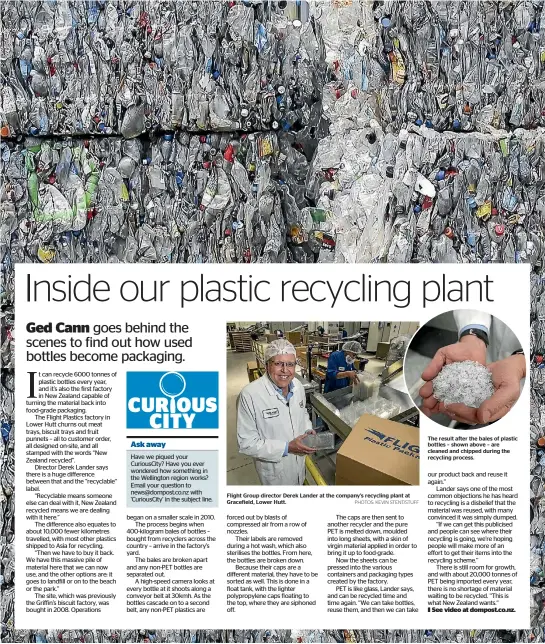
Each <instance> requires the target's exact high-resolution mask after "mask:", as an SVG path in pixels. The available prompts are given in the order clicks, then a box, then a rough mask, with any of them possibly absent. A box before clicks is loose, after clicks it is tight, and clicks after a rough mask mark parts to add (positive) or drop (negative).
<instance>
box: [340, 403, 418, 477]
mask: <svg viewBox="0 0 545 644" xmlns="http://www.w3.org/2000/svg"><path fill="white" fill-rule="evenodd" d="M335 483H336V485H419V484H420V430H419V429H418V427H411V426H410V425H403V424H402V423H394V422H392V421H391V420H383V419H382V418H377V417H376V416H371V415H370V414H365V415H364V416H362V417H361V418H360V419H359V420H358V422H357V423H356V424H355V425H354V428H353V429H352V431H351V432H350V434H349V435H348V438H347V439H346V440H345V441H344V443H343V444H342V446H341V448H340V449H339V451H338V452H337V471H336V478H335Z"/></svg>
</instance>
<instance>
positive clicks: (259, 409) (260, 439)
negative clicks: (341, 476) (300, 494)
mask: <svg viewBox="0 0 545 644" xmlns="http://www.w3.org/2000/svg"><path fill="white" fill-rule="evenodd" d="M310 429H312V423H311V420H310V418H309V415H308V413H307V409H306V405H305V390H304V387H303V385H302V384H301V383H300V382H299V381H298V380H297V379H296V378H294V380H293V396H292V397H291V398H290V401H289V403H286V399H285V398H284V397H283V396H282V394H279V393H278V392H277V391H276V389H275V388H274V386H273V384H272V382H271V381H270V379H269V377H268V376H267V375H266V374H265V375H264V376H262V377H261V378H259V379H258V380H254V382H251V383H250V384H249V385H246V387H244V389H243V390H242V391H241V393H240V397H239V400H238V409H237V437H238V447H239V450H240V453H241V454H246V455H248V456H251V457H252V458H253V459H254V463H255V469H256V470H257V475H258V476H259V480H260V481H261V484H262V485H303V482H304V480H305V457H304V456H298V455H295V454H288V455H287V456H283V454H284V450H285V448H286V442H289V441H291V440H293V439H294V438H296V437H297V436H300V435H301V434H304V433H305V432H306V431H308V430H310Z"/></svg>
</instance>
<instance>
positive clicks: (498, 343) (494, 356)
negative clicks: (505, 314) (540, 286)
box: [453, 309, 522, 362]
mask: <svg viewBox="0 0 545 644" xmlns="http://www.w3.org/2000/svg"><path fill="white" fill-rule="evenodd" d="M453 315H454V321H455V322H456V327H457V328H458V333H459V332H460V331H461V329H463V328H464V327H465V326H468V325H470V324H479V325H481V326H484V327H486V328H487V329H488V340H489V345H488V349H487V352H486V360H487V362H496V361H497V360H503V359H504V358H508V357H509V356H510V355H511V354H512V353H513V351H518V349H522V345H521V344H520V342H519V340H518V339H517V336H516V335H515V334H514V333H513V331H511V329H510V328H509V327H508V326H507V325H506V324H505V323H504V322H502V321H501V320H499V319H498V318H496V317H494V318H493V317H492V316H491V315H490V314H488V313H483V312H482V311H472V310H468V309H461V310H459V311H453Z"/></svg>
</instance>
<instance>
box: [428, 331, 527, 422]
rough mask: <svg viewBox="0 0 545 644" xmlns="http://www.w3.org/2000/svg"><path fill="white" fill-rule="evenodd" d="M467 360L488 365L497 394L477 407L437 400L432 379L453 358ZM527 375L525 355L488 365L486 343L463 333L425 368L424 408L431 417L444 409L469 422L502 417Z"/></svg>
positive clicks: (515, 398)
mask: <svg viewBox="0 0 545 644" xmlns="http://www.w3.org/2000/svg"><path fill="white" fill-rule="evenodd" d="M464 360H472V361H474V362H479V363H480V364H482V365H485V366H486V367H487V369H488V370H489V371H490V373H491V374H492V384H493V385H494V390H495V391H494V394H493V395H492V396H491V397H490V398H489V399H488V400H485V401H484V402H483V404H482V405H481V406H480V407H479V408H478V409H476V408H474V407H467V406H466V405H462V404H454V403H453V404H451V405H448V406H446V405H444V404H443V403H442V402H439V401H438V400H436V398H435V397H434V395H433V384H432V382H431V381H432V380H433V379H434V378H435V377H436V376H437V375H438V373H439V372H440V371H441V369H442V368H443V367H444V366H445V365H448V364H451V363H453V362H463V361H464ZM525 376H526V361H525V359H524V356H523V355H512V356H509V357H508V358H505V359H503V360H498V361H497V362H492V363H490V364H488V365H487V364H486V345H485V343H484V342H483V341H482V340H481V339H479V338H477V337H475V336H471V335H467V336H464V337H463V338H462V339H461V340H460V341H459V342H455V343H454V344H450V345H448V346H447V347H443V348H442V349H439V351H437V353H436V354H435V356H434V358H433V360H432V361H431V362H430V364H429V365H428V366H427V367H426V369H424V371H423V373H422V380H426V381H427V382H426V384H425V385H423V386H422V387H421V389H420V392H419V393H420V396H421V397H422V401H423V402H422V408H421V411H422V412H423V413H424V414H426V416H429V417H431V416H433V415H434V414H440V413H443V414H446V415H447V416H449V417H450V418H451V419H452V420H457V421H458V422H461V423H466V424H469V425H485V424H487V423H492V422H494V421H496V420H499V419H500V418H503V417H504V416H505V414H507V412H508V411H509V410H510V409H511V407H513V405H514V404H515V403H516V402H517V400H518V398H519V396H520V381H521V380H522V379H523V378H524V377H525Z"/></svg>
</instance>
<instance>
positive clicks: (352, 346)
mask: <svg viewBox="0 0 545 644" xmlns="http://www.w3.org/2000/svg"><path fill="white" fill-rule="evenodd" d="M343 351H350V353H361V351H362V349H361V344H360V343H359V342H356V341H355V340H349V341H348V342H345V343H344V344H343Z"/></svg>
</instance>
